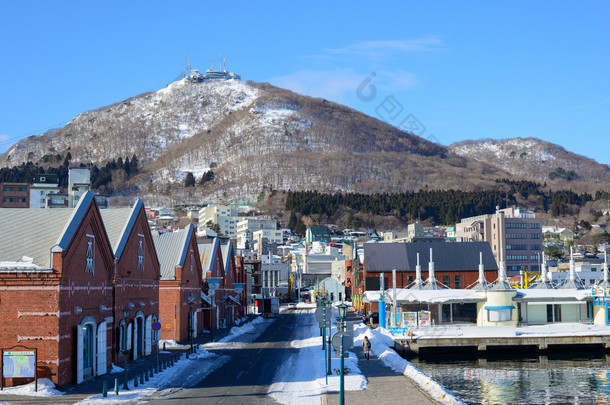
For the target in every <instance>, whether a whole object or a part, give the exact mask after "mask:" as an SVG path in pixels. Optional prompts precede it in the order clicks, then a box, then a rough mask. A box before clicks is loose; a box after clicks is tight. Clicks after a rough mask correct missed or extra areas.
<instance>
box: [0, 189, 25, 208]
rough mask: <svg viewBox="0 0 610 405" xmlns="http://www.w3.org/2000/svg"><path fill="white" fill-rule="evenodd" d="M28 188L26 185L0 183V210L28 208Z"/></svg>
mask: <svg viewBox="0 0 610 405" xmlns="http://www.w3.org/2000/svg"><path fill="white" fill-rule="evenodd" d="M29 188H30V185H29V184H27V183H0V208H29V206H30V190H29Z"/></svg>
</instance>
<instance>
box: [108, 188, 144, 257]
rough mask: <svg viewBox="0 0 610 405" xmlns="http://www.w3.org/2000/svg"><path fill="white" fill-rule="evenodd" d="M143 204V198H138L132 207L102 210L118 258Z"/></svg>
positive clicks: (109, 237) (115, 255)
mask: <svg viewBox="0 0 610 405" xmlns="http://www.w3.org/2000/svg"><path fill="white" fill-rule="evenodd" d="M143 205H144V203H143V202H142V200H140V199H138V200H137V201H136V202H135V204H134V205H133V207H132V208H109V209H105V210H101V211H100V214H101V215H102V220H103V221H104V228H106V234H107V235H108V239H109V240H110V245H111V246H112V250H113V251H114V257H116V258H117V259H120V258H121V255H122V254H123V250H124V249H125V245H126V244H127V239H128V238H129V235H130V233H131V230H132V229H133V226H134V225H135V223H136V219H137V217H138V213H139V212H140V209H141V208H142V206H143Z"/></svg>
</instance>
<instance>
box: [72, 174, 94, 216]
mask: <svg viewBox="0 0 610 405" xmlns="http://www.w3.org/2000/svg"><path fill="white" fill-rule="evenodd" d="M90 188H91V170H89V169H82V168H79V167H71V168H70V171H69V172H68V204H70V208H72V207H75V206H76V205H77V204H78V201H79V200H80V198H81V197H82V195H83V194H85V193H86V192H87V191H89V189H90Z"/></svg>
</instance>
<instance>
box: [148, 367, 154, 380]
mask: <svg viewBox="0 0 610 405" xmlns="http://www.w3.org/2000/svg"><path fill="white" fill-rule="evenodd" d="M153 371H154V369H153V367H152V366H150V371H149V377H150V378H153V376H154V373H153Z"/></svg>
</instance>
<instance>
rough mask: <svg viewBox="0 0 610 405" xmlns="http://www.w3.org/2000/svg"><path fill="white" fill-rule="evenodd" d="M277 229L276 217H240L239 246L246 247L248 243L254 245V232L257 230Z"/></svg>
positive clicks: (238, 228)
mask: <svg viewBox="0 0 610 405" xmlns="http://www.w3.org/2000/svg"><path fill="white" fill-rule="evenodd" d="M276 229H277V221H276V220H275V219H268V218H240V220H239V222H237V225H236V236H237V248H238V249H246V245H248V246H249V247H252V241H253V239H254V237H253V233H254V232H256V231H260V230H276ZM280 232H281V231H280ZM280 243H281V241H280Z"/></svg>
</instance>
